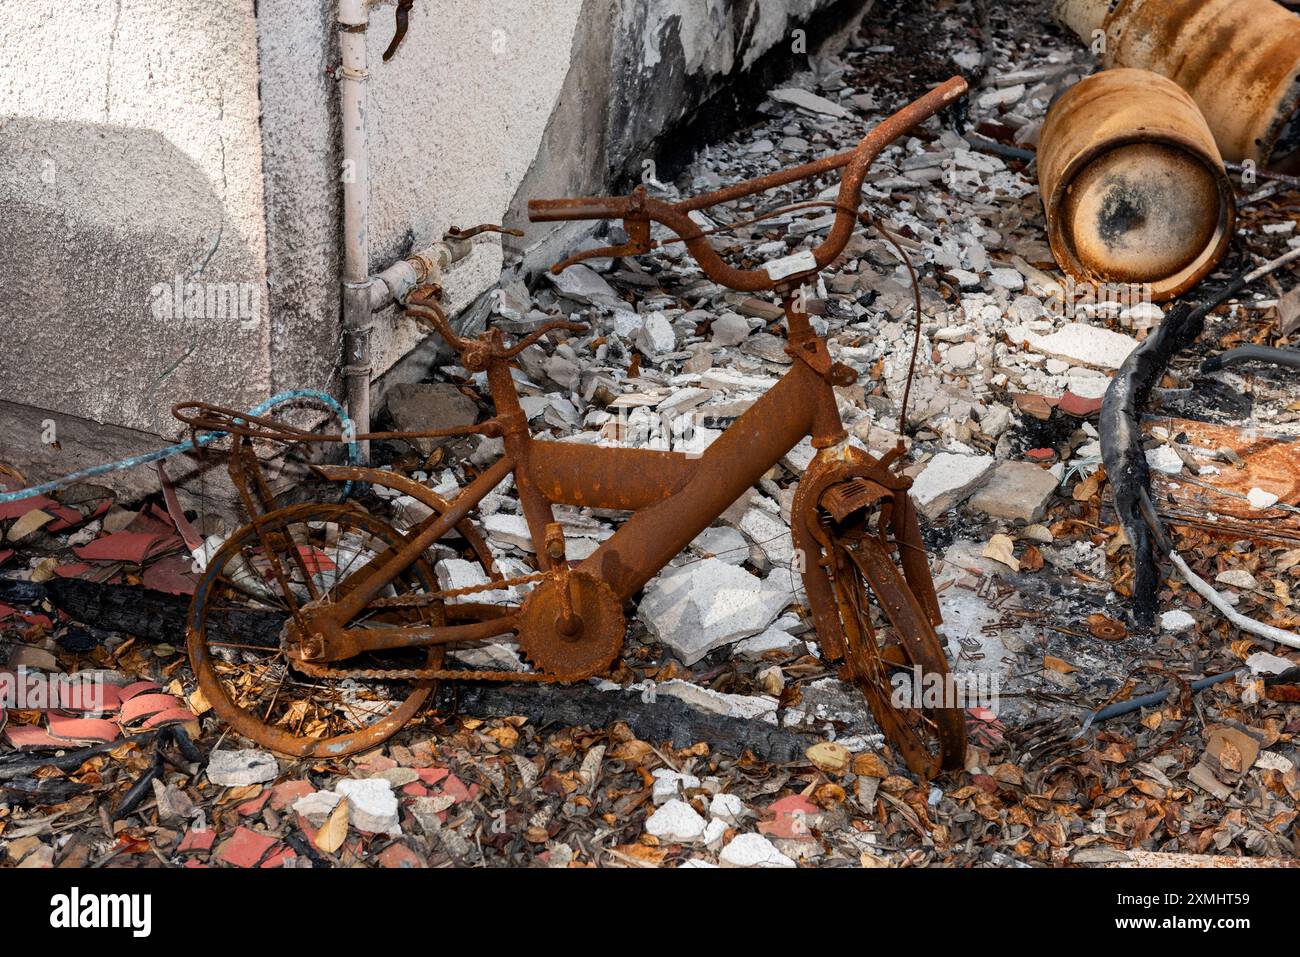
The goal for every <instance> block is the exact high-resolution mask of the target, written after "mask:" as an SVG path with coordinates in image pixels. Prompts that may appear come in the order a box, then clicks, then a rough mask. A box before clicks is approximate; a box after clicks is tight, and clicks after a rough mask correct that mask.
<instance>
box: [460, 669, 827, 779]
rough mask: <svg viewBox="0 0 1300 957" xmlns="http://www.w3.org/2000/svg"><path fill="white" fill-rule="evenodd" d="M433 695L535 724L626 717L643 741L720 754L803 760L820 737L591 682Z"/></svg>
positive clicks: (467, 710) (468, 710) (473, 711)
mask: <svg viewBox="0 0 1300 957" xmlns="http://www.w3.org/2000/svg"><path fill="white" fill-rule="evenodd" d="M436 701H437V706H438V709H439V710H440V711H451V710H457V711H459V712H460V713H462V714H467V715H470V716H473V717H484V718H488V717H503V716H506V715H523V716H524V717H526V718H528V719H529V720H530V721H532V722H534V723H536V724H538V725H543V724H554V725H556V726H557V727H571V726H580V727H581V726H587V727H594V728H603V727H607V726H608V725H611V724H613V723H614V722H616V721H626V722H627V724H628V727H630V728H631V729H632V732H633V733H634V734H635V735H636V736H637V737H638V738H640V739H642V740H644V741H651V742H660V741H668V742H671V744H672V746H673V747H675V748H685V747H689V746H690V745H692V744H695V743H696V742H699V741H706V742H708V744H709V746H710V747H711V748H714V749H715V750H718V751H721V752H723V753H724V754H730V755H739V754H740V753H741V752H742V751H745V750H749V751H751V752H753V754H754V756H755V757H758V758H761V759H762V760H764V761H770V762H773V763H782V762H786V761H798V760H802V759H803V753H804V750H805V749H806V748H808V746H809V745H812V744H816V743H817V741H818V740H819V738H817V737H815V736H812V735H806V734H800V733H799V732H796V731H791V730H789V729H787V728H778V727H776V726H775V725H772V724H768V723H767V722H766V721H762V720H759V719H749V718H730V717H727V716H725V715H720V714H713V713H711V712H708V711H701V710H699V709H698V708H694V707H692V706H690V705H689V704H687V703H686V702H684V701H682V700H681V699H679V698H673V697H670V696H668V695H659V696H658V697H657V698H656V699H655V700H654V702H653V703H647V702H645V701H643V700H642V697H641V693H640V692H639V691H601V690H600V689H599V688H596V687H595V686H594V685H575V686H564V685H508V684H505V685H497V684H485V683H477V684H468V683H459V682H453V683H444V684H443V685H442V686H441V687H440V688H439V690H438V696H437V699H436Z"/></svg>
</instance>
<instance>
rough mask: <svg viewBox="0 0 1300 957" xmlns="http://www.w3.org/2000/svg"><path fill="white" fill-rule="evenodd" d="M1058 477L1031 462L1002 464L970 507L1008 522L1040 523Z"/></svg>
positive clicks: (1054, 489) (1007, 462)
mask: <svg viewBox="0 0 1300 957" xmlns="http://www.w3.org/2000/svg"><path fill="white" fill-rule="evenodd" d="M1056 485H1057V482H1056V476H1054V475H1053V474H1052V473H1051V472H1049V471H1047V470H1046V469H1043V468H1039V467H1038V466H1037V465H1034V464H1033V463H1032V462H1016V461H1003V462H999V463H998V464H997V466H996V467H995V468H994V469H993V474H992V475H990V476H989V478H988V481H986V482H985V483H984V486H983V487H982V488H981V489H980V490H979V491H977V492H976V493H975V494H974V495H973V496H971V500H970V502H969V504H968V507H969V508H970V509H971V510H972V511H975V512H983V513H984V514H985V515H988V516H989V517H990V518H1000V519H1004V520H1005V521H1008V522H1025V523H1031V522H1037V521H1038V520H1039V519H1040V518H1042V517H1043V514H1044V513H1045V512H1046V511H1047V505H1048V503H1049V502H1051V500H1052V493H1053V492H1055V491H1056Z"/></svg>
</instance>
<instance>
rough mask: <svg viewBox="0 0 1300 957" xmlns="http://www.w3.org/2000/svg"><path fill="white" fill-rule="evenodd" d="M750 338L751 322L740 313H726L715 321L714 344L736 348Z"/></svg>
mask: <svg viewBox="0 0 1300 957" xmlns="http://www.w3.org/2000/svg"><path fill="white" fill-rule="evenodd" d="M748 336H749V320H748V319H746V318H745V317H744V316H742V315H740V314H739V313H735V312H724V313H723V314H722V315H720V316H718V318H716V319H714V320H713V344H714V345H716V346H735V345H739V344H740V343H742V342H744V341H745V339H746V338H747V337H748Z"/></svg>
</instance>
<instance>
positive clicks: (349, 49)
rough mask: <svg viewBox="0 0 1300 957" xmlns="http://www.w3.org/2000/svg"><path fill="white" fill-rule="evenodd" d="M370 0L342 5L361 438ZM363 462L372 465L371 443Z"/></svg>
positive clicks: (348, 369) (350, 363) (346, 358)
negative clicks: (367, 51)
mask: <svg viewBox="0 0 1300 957" xmlns="http://www.w3.org/2000/svg"><path fill="white" fill-rule="evenodd" d="M369 16H370V11H369V3H368V0H340V2H339V50H340V52H341V54H342V64H341V66H340V68H339V96H340V98H341V101H342V114H343V275H342V289H343V377H344V382H345V384H346V388H347V402H348V415H349V416H350V417H351V419H352V427H353V429H354V430H355V431H356V432H357V433H366V432H369V431H370V373H371V365H370V332H371V329H372V328H373V325H374V321H373V318H372V316H371V309H370V284H371V279H370V235H369V231H370V164H369V157H368V150H367V146H366V106H367V103H366V100H367V89H368V84H369V80H370V74H369V71H368V69H367V62H366V26H367V23H368V20H369ZM359 444H360V458H361V462H362V463H363V464H368V463H369V462H370V443H369V442H361V443H359Z"/></svg>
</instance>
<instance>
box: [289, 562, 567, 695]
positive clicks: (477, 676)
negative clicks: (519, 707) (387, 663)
mask: <svg viewBox="0 0 1300 957" xmlns="http://www.w3.org/2000/svg"><path fill="white" fill-rule="evenodd" d="M547 575H548V573H547V572H533V573H532V574H531V575H521V576H519V577H518V578H503V579H501V580H500V581H491V582H487V583H486V584H483V585H466V586H465V587H464V588H450V589H447V590H446V591H440V592H433V593H431V594H428V595H397V596H395V597H390V598H376V599H374V600H372V601H371V602H370V603H369V604H368V605H367V606H366V607H368V608H409V607H416V605H417V602H427V601H428V600H430V599H432V598H439V599H443V600H445V599H448V598H459V597H461V596H463V595H472V594H475V593H477V592H484V591H496V590H499V589H502V588H513V587H514V586H516V585H527V584H529V583H531V582H535V581H541V580H542V579H544V578H546V577H547ZM285 658H286V659H287V660H288V662H289V666H290V667H291V668H293V669H294V670H296V671H300V672H302V673H303V674H305V675H309V676H310V677H313V678H335V679H339V678H354V679H356V680H358V681H520V682H532V683H537V684H542V683H547V682H550V683H554V682H557V681H559V680H560V678H558V677H557V676H555V675H548V674H543V673H542V672H540V671H474V670H462V669H458V668H331V667H329V666H328V665H314V664H311V663H309V662H306V661H300V660H299V659H297V658H295V657H294V656H292V655H285Z"/></svg>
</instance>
